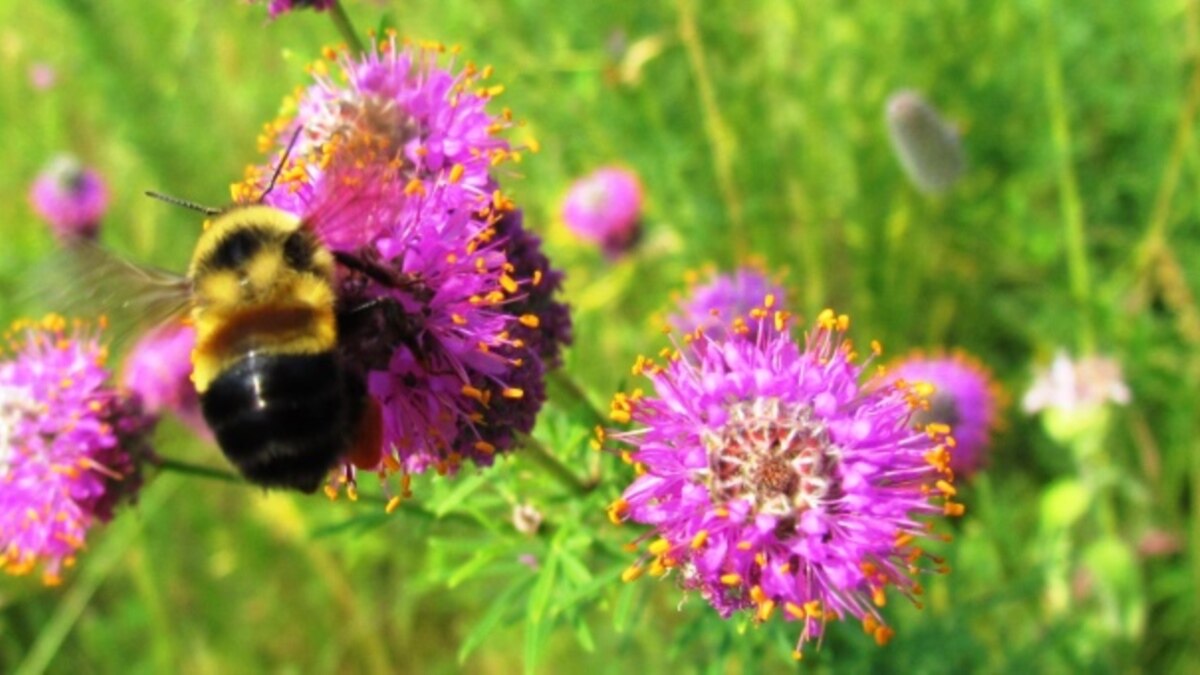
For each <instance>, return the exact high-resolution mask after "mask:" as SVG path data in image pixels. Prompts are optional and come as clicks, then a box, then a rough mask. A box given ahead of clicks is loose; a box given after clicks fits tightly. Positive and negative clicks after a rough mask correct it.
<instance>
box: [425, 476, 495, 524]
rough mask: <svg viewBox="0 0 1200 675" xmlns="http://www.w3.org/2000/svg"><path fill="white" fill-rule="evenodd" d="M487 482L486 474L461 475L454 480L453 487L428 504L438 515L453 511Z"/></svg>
mask: <svg viewBox="0 0 1200 675" xmlns="http://www.w3.org/2000/svg"><path fill="white" fill-rule="evenodd" d="M486 482H487V476H486V475H485V474H482V473H477V474H475V475H473V476H463V477H461V478H460V479H458V480H457V481H455V484H454V489H453V490H451V491H450V492H448V493H447V494H446V496H444V497H442V498H441V499H438V500H436V501H435V502H434V503H432V504H430V508H431V509H432V510H433V512H434V513H436V514H437V515H438V517H441V516H444V515H446V514H447V513H449V512H451V511H453V510H454V509H455V508H456V507H457V506H458V505H459V504H462V503H463V501H464V500H465V499H466V498H467V497H468V496H470V495H471V494H472V493H473V492H475V491H476V490H478V489H479V488H480V487H482V486H483V485H484V484H485V483H486Z"/></svg>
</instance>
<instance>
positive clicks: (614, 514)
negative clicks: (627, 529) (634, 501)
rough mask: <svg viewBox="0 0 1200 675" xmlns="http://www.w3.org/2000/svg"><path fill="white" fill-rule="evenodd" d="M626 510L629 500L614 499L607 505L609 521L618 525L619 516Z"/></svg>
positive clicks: (627, 509) (626, 511)
mask: <svg viewBox="0 0 1200 675" xmlns="http://www.w3.org/2000/svg"><path fill="white" fill-rule="evenodd" d="M628 512H629V502H627V501H625V500H624V499H618V500H617V501H615V502H613V503H612V504H610V505H609V507H608V519H609V520H610V521H612V523H613V524H614V525H620V524H621V522H622V520H621V517H622V516H624V515H625V514H626V513H628Z"/></svg>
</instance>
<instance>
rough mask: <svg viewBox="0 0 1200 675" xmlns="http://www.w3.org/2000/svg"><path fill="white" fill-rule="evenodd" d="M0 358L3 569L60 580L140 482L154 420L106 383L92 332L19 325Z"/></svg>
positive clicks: (50, 322) (54, 324)
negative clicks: (36, 572) (37, 570)
mask: <svg viewBox="0 0 1200 675" xmlns="http://www.w3.org/2000/svg"><path fill="white" fill-rule="evenodd" d="M7 339H8V340H9V342H10V346H11V348H12V349H13V350H14V354H13V355H12V356H11V357H10V358H8V359H6V360H4V361H2V362H0V483H2V484H3V490H0V566H2V567H3V569H4V570H5V571H6V572H9V573H10V574H26V573H29V572H32V571H33V570H34V569H35V568H36V567H38V566H39V565H40V566H41V569H42V578H43V580H44V581H45V582H46V583H47V584H55V583H58V582H59V580H60V579H61V573H62V569H63V567H69V566H70V565H72V564H73V563H74V561H75V555H76V553H77V552H78V551H79V550H80V549H82V548H83V547H84V542H85V541H86V539H87V534H88V531H89V530H90V529H91V528H92V527H94V526H95V525H96V524H98V523H102V522H106V521H108V520H110V519H111V518H112V515H113V509H114V508H115V507H116V506H117V504H118V503H119V502H121V501H124V500H130V499H132V498H133V497H134V496H135V495H136V493H137V490H138V488H139V487H140V486H141V463H142V462H143V461H144V460H145V459H147V458H148V457H149V456H150V454H151V451H150V447H149V440H148V439H149V433H150V431H151V430H152V428H153V421H152V419H151V418H150V417H148V416H146V415H144V414H143V413H142V410H141V403H140V401H139V400H138V398H137V396H136V395H126V394H123V393H121V392H118V391H117V390H116V389H114V388H112V386H111V385H110V384H109V379H110V378H109V372H108V370H106V369H105V367H104V360H105V349H104V348H103V347H101V346H100V343H99V342H98V340H97V337H96V334H95V332H94V331H90V330H87V329H85V328H83V327H82V326H81V325H78V324H77V325H76V327H75V329H74V330H73V331H71V332H68V331H67V326H66V322H65V321H64V320H63V319H62V318H61V317H47V318H46V319H45V320H43V321H42V322H41V323H39V324H35V323H31V322H23V323H18V324H17V325H15V326H14V328H13V333H10V334H9V335H8V338H7Z"/></svg>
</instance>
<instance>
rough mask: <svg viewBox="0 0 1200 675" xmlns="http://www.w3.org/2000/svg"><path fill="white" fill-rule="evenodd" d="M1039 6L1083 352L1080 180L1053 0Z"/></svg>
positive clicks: (1086, 310) (1085, 313)
mask: <svg viewBox="0 0 1200 675" xmlns="http://www.w3.org/2000/svg"><path fill="white" fill-rule="evenodd" d="M1042 9H1043V16H1042V24H1043V25H1042V74H1043V77H1044V78H1045V83H1046V99H1047V101H1046V103H1047V105H1048V106H1049V109H1050V110H1049V112H1050V132H1051V137H1052V138H1053V141H1054V151H1055V154H1056V155H1057V164H1058V191H1059V199H1060V201H1061V204H1062V219H1063V234H1064V236H1065V238H1066V244H1067V274H1068V276H1069V278H1070V284H1071V286H1070V287H1071V299H1072V300H1074V302H1075V305H1076V309H1077V310H1078V311H1079V313H1080V316H1081V319H1080V324H1081V325H1080V326H1079V342H1080V344H1079V346H1080V348H1081V349H1082V351H1083V353H1085V354H1086V353H1090V352H1092V351H1094V350H1095V347H1096V336H1095V329H1094V326H1093V325H1092V298H1091V290H1092V282H1091V273H1090V272H1089V270H1088V257H1087V243H1086V240H1085V237H1084V225H1083V221H1084V214H1083V200H1082V199H1081V198H1080V196H1079V181H1078V180H1077V179H1076V177H1075V168H1074V166H1073V165H1072V164H1071V129H1070V125H1069V123H1068V121H1067V109H1066V100H1065V96H1064V93H1063V80H1062V58H1061V56H1060V55H1059V53H1058V45H1057V42H1056V40H1057V35H1055V33H1054V26H1055V25H1056V23H1055V16H1054V0H1044V1H1043V3H1042Z"/></svg>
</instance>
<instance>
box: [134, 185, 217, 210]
mask: <svg viewBox="0 0 1200 675" xmlns="http://www.w3.org/2000/svg"><path fill="white" fill-rule="evenodd" d="M146 196H147V197H153V198H154V199H158V200H160V201H164V202H166V203H168V204H174V205H175V206H182V207H183V208H185V209H191V210H193V211H199V212H200V213H203V214H204V215H206V216H215V215H218V214H219V213H221V209H214V208H213V207H211V206H204V205H203V204H197V203H196V202H190V201H188V200H186V199H180V198H179V197H172V196H171V195H164V194H163V193H161V192H155V191H154V190H146Z"/></svg>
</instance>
